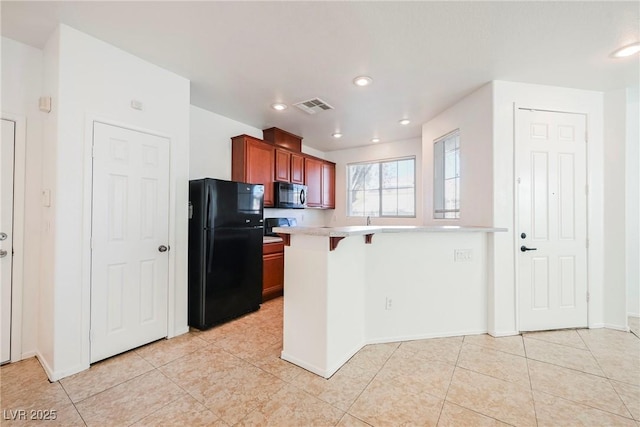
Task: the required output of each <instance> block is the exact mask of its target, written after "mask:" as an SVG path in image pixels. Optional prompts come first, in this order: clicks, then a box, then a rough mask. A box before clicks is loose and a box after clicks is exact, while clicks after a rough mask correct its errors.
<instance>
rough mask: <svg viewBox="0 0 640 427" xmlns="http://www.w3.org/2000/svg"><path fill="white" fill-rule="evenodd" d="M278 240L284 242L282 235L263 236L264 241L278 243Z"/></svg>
mask: <svg viewBox="0 0 640 427" xmlns="http://www.w3.org/2000/svg"><path fill="white" fill-rule="evenodd" d="M278 242H282V237H276V236H263V237H262V243H263V244H264V243H278Z"/></svg>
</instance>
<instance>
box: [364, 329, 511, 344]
mask: <svg viewBox="0 0 640 427" xmlns="http://www.w3.org/2000/svg"><path fill="white" fill-rule="evenodd" d="M486 333H487V331H486V330H484V329H482V330H478V329H476V330H468V331H454V332H437V333H429V334H418V335H403V336H399V337H398V336H394V337H379V338H370V339H367V340H366V343H367V344H385V343H390V342H400V341H415V340H426V339H430V338H447V337H460V336H464V335H480V334H486ZM516 335H517V334H516Z"/></svg>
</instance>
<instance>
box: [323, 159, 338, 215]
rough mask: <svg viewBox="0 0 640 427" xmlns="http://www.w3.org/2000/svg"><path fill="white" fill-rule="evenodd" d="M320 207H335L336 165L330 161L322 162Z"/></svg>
mask: <svg viewBox="0 0 640 427" xmlns="http://www.w3.org/2000/svg"><path fill="white" fill-rule="evenodd" d="M322 207H323V208H329V209H335V207H336V165H335V164H333V163H330V162H324V163H322Z"/></svg>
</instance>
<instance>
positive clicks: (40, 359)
mask: <svg viewBox="0 0 640 427" xmlns="http://www.w3.org/2000/svg"><path fill="white" fill-rule="evenodd" d="M36 358H37V359H38V362H40V365H41V366H42V369H44V372H45V373H46V374H47V377H48V378H49V381H51V382H54V381H57V380H58V379H57V378H55V375H54V374H53V369H51V367H50V366H49V364H48V363H47V361H46V359H45V358H44V356H42V355H41V354H40V352H39V351H36Z"/></svg>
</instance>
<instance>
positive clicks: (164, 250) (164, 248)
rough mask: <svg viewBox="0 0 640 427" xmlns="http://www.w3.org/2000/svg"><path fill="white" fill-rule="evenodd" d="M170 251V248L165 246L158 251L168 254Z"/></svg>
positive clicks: (161, 246)
mask: <svg viewBox="0 0 640 427" xmlns="http://www.w3.org/2000/svg"><path fill="white" fill-rule="evenodd" d="M168 250H169V248H168V247H167V246H165V245H160V247H158V251H160V252H167V251H168Z"/></svg>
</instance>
